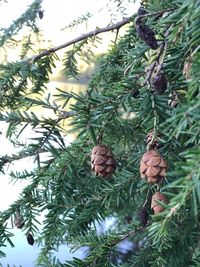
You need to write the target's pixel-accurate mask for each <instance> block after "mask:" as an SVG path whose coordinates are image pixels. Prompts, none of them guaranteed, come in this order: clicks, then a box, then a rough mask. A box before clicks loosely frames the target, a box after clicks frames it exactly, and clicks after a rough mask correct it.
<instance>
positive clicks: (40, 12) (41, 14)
mask: <svg viewBox="0 0 200 267" xmlns="http://www.w3.org/2000/svg"><path fill="white" fill-rule="evenodd" d="M38 15H39V18H40V19H42V18H43V16H44V13H43V11H42V10H39V11H38Z"/></svg>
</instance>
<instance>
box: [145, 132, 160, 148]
mask: <svg viewBox="0 0 200 267" xmlns="http://www.w3.org/2000/svg"><path fill="white" fill-rule="evenodd" d="M153 134H154V130H151V131H150V132H149V133H148V134H147V136H146V144H147V145H149V147H150V149H157V148H158V147H159V143H158V139H157V138H154V140H153V142H152V138H153ZM151 142H152V143H151ZM150 143H151V144H150Z"/></svg>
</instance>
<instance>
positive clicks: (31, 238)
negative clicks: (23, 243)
mask: <svg viewBox="0 0 200 267" xmlns="http://www.w3.org/2000/svg"><path fill="white" fill-rule="evenodd" d="M26 238H27V242H28V243H29V245H31V246H32V245H33V244H34V239H33V236H32V234H30V233H29V234H28V235H27V237H26Z"/></svg>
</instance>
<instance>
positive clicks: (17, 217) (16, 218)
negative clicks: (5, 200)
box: [14, 212, 24, 229]
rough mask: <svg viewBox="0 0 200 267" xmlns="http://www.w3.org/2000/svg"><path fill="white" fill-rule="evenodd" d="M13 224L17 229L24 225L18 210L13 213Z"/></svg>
mask: <svg viewBox="0 0 200 267" xmlns="http://www.w3.org/2000/svg"><path fill="white" fill-rule="evenodd" d="M14 224H15V226H16V227H17V228H18V229H21V228H22V227H23V226H24V221H23V217H22V216H21V215H20V213H19V212H16V213H15V215H14Z"/></svg>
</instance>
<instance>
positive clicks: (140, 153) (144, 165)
mask: <svg viewBox="0 0 200 267" xmlns="http://www.w3.org/2000/svg"><path fill="white" fill-rule="evenodd" d="M123 2H124V1H122V0H113V1H111V3H112V4H113V5H115V6H116V7H117V8H118V11H120V12H125V11H124V9H125V6H124V3H123ZM3 4H6V3H1V5H3ZM41 4H42V1H41V0H35V1H34V2H33V3H32V5H31V6H30V7H29V8H28V9H27V11H26V12H25V13H24V14H22V16H21V17H20V18H18V19H17V20H15V21H14V22H13V23H12V24H11V25H10V26H9V27H8V28H4V29H1V36H0V45H1V48H3V49H8V48H9V47H10V46H14V45H15V46H17V45H21V44H22V45H21V46H22V51H21V52H20V53H21V54H20V57H21V59H20V60H19V61H17V62H8V61H7V62H5V63H1V65H0V69H1V76H0V90H1V91H0V92H1V98H0V107H1V113H0V120H1V121H2V122H6V123H7V125H8V127H7V138H8V139H9V140H10V142H12V143H13V144H14V145H16V146H17V147H18V153H16V154H15V155H9V154H6V155H2V156H1V158H0V166H1V171H2V172H4V171H5V168H4V167H6V166H7V165H8V164H10V163H12V162H14V161H16V160H20V159H23V158H26V157H31V158H33V159H34V160H35V162H36V163H37V166H36V167H35V168H34V169H33V170H26V171H23V172H11V173H10V177H11V178H12V179H14V180H16V181H18V180H19V181H21V180H27V181H28V182H29V184H28V186H27V187H25V189H24V190H23V192H22V193H21V195H20V197H19V198H18V199H17V200H16V201H15V202H14V203H13V204H12V205H11V206H10V207H9V209H8V210H6V211H3V212H1V214H0V244H1V246H4V245H5V244H7V243H10V244H11V245H12V237H11V235H10V232H9V229H8V226H7V224H8V221H9V220H10V219H11V218H13V216H14V217H15V226H16V227H17V228H20V229H21V231H23V232H24V233H25V235H27V241H28V243H29V244H30V245H32V244H33V243H34V242H36V243H38V244H41V246H42V248H41V252H40V255H39V257H38V265H39V266H45V267H46V266H66V267H67V266H68V267H69V266H70V267H72V266H99V267H103V266H123V267H125V266H138V267H148V266H153V267H156V266H159V267H161V266H163V267H164V266H166V267H178V266H181V267H182V266H200V215H199V211H200V168H199V166H200V148H199V137H200V100H199V86H200V76H199V75H200V46H199V42H200V28H199V25H200V2H199V1H198V0H193V1H188V0H147V1H143V2H142V3H141V8H140V9H139V10H138V12H137V14H132V16H131V17H124V19H123V20H121V21H119V22H116V23H113V24H110V25H108V26H106V27H105V28H97V29H94V31H92V32H88V33H85V34H83V35H81V36H80V37H77V38H75V39H73V40H72V41H69V42H67V43H65V44H63V45H60V46H58V47H55V48H50V49H45V47H44V50H42V51H39V50H37V49H36V48H35V46H34V43H33V40H35V39H36V38H38V40H42V36H41V34H40V29H39V28H38V26H37V20H38V19H42V17H43V11H42V6H41ZM113 15H114V14H113ZM89 19H90V15H89V13H88V14H86V15H83V16H81V17H79V18H78V19H76V20H74V21H73V22H72V23H71V25H70V27H72V26H74V25H78V24H79V23H82V22H84V21H86V20H89ZM55 23H56V22H55ZM122 27H124V28H126V32H125V33H124V34H123V35H118V33H119V32H120V30H121V28H122ZM24 28H27V29H28V30H29V33H30V35H28V37H27V38H25V39H23V41H22V43H21V42H20V44H18V43H17V41H16V39H15V36H17V34H18V33H19V32H20V31H21V30H22V29H24ZM108 31H114V32H116V39H115V42H114V43H112V46H111V47H110V49H109V51H108V53H106V54H105V55H102V56H101V58H97V60H96V63H95V70H94V71H93V73H92V77H91V79H90V81H89V83H88V87H87V90H86V91H85V92H81V93H80V94H75V93H72V92H66V91H62V90H60V89H58V90H57V91H56V93H55V94H54V95H51V94H50V95H48V96H47V97H43V96H44V95H45V92H46V90H47V85H48V83H49V81H50V77H51V76H50V74H51V72H52V69H53V68H54V64H55V61H56V60H57V58H58V57H57V55H56V52H57V51H58V50H61V49H63V50H64V49H66V52H65V57H64V58H61V59H60V60H61V61H62V62H63V66H64V69H65V74H66V75H67V77H68V78H70V77H73V78H76V79H79V75H80V71H79V69H78V64H77V61H78V60H77V59H78V56H79V57H84V55H85V49H86V50H87V48H88V47H91V46H92V45H94V46H95V45H97V44H98V42H99V41H100V40H99V34H102V38H103V33H104V32H108ZM91 51H92V50H89V49H88V53H89V52H90V53H92V52H91ZM93 56H94V55H93ZM91 58H92V57H91V55H90V54H88V55H87V57H86V60H87V61H88V63H90V62H91V61H89V60H91ZM70 100H73V102H72V104H70V106H68V105H67V103H68V102H69V101H70ZM34 107H42V108H45V109H47V110H48V111H49V113H50V112H52V111H53V112H54V117H44V116H42V117H39V116H36V114H34V111H33V108H34ZM50 114H51V113H50ZM66 121H70V124H71V126H72V131H74V132H75V133H76V135H77V137H76V139H75V141H73V142H72V143H71V144H70V145H66V142H65V133H66V129H65V127H63V125H65V122H66ZM27 127H31V129H32V131H33V132H35V135H34V137H33V138H31V139H30V141H29V142H26V143H22V142H19V137H20V135H21V134H22V133H23V132H24V130H25V129H26V128H27ZM45 153H48V158H45V160H42V159H43V155H44V154H45ZM91 157H92V158H91ZM43 212H45V218H44V220H43V221H42V225H43V228H42V230H41V231H39V230H38V222H37V219H38V215H39V214H42V213H43ZM110 216H112V217H114V218H115V219H116V220H115V227H114V228H112V230H109V231H106V232H103V233H102V234H99V233H98V232H97V230H96V227H97V223H99V222H100V223H101V222H102V221H103V220H104V219H106V218H108V217H110ZM125 240H126V241H127V240H128V241H130V242H131V244H132V247H131V249H130V250H129V251H128V253H126V254H123V253H122V251H121V250H120V246H119V245H120V244H121V243H122V242H123V241H125ZM61 244H71V245H72V246H73V249H74V250H75V249H78V248H80V247H88V255H87V257H86V258H85V259H82V260H81V259H76V258H74V259H73V260H72V261H67V259H66V262H65V263H61V262H60V261H59V260H58V259H56V258H55V257H54V256H53V254H52V253H53V251H54V250H56V249H57V248H58V247H59V246H60V245H61ZM2 256H3V252H2Z"/></svg>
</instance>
